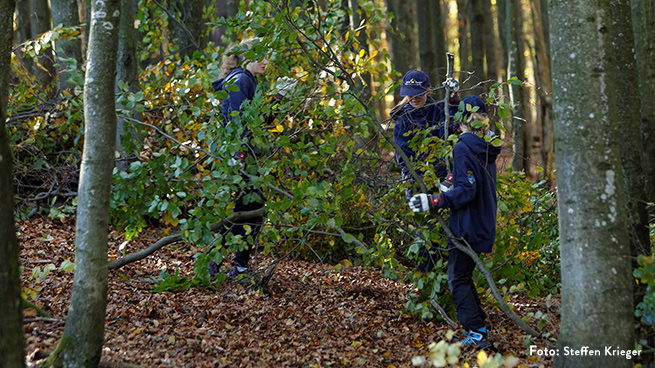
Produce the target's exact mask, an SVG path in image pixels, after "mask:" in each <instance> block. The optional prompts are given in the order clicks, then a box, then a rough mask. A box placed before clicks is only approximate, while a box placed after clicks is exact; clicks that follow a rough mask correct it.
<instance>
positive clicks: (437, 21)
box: [430, 0, 448, 86]
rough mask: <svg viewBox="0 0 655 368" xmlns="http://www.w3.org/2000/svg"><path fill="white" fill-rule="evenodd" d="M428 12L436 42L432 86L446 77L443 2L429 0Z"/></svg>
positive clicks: (446, 48)
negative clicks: (435, 69) (430, 15)
mask: <svg viewBox="0 0 655 368" xmlns="http://www.w3.org/2000/svg"><path fill="white" fill-rule="evenodd" d="M430 4H431V9H430V12H431V13H433V16H432V21H433V22H434V26H433V27H432V28H433V31H434V42H435V44H436V66H437V72H436V73H435V74H436V79H434V80H432V79H430V81H431V82H432V84H433V85H434V86H440V85H441V83H442V82H443V81H444V80H445V79H446V77H445V76H446V63H447V62H446V53H447V52H448V40H447V39H446V27H445V26H444V15H443V11H442V10H443V4H442V2H441V0H431V1H430Z"/></svg>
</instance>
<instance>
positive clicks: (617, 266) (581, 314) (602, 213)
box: [549, 1, 634, 368]
mask: <svg viewBox="0 0 655 368" xmlns="http://www.w3.org/2000/svg"><path fill="white" fill-rule="evenodd" d="M549 10H550V22H551V24H550V27H551V45H552V46H551V47H552V67H553V95H554V96H555V98H554V116H555V156H556V159H557V169H558V179H557V186H558V195H559V200H558V203H559V219H560V221H559V226H560V249H561V250H560V252H561V260H562V265H561V268H562V292H561V295H562V307H561V315H562V320H561V325H560V333H559V340H558V348H559V349H560V352H561V354H560V355H559V356H558V357H556V360H555V366H556V367H582V368H584V367H632V364H633V363H632V362H631V361H630V360H628V359H625V357H624V356H609V355H607V354H605V347H607V346H611V347H613V348H620V349H632V348H633V347H634V328H633V319H634V317H633V300H632V274H631V269H630V259H629V254H630V247H629V238H628V231H627V222H626V213H625V202H624V195H623V181H622V179H621V178H620V175H621V173H622V169H621V158H620V153H621V152H620V145H619V142H618V139H619V138H620V137H619V135H618V133H619V132H618V122H617V121H616V119H615V117H616V114H614V113H613V112H612V109H616V108H617V107H616V95H615V88H614V87H615V83H616V81H615V76H614V68H613V65H612V60H611V54H612V37H611V32H610V31H611V28H610V27H611V16H610V14H609V13H610V8H609V1H601V2H575V1H566V2H552V3H551V4H550V8H549ZM572 75H575V78H572V77H571V76H572ZM582 346H588V347H589V348H590V349H592V350H595V349H598V350H599V351H600V353H601V354H600V355H598V356H590V355H565V354H564V351H565V350H564V349H565V348H569V349H580V348H581V347H582Z"/></svg>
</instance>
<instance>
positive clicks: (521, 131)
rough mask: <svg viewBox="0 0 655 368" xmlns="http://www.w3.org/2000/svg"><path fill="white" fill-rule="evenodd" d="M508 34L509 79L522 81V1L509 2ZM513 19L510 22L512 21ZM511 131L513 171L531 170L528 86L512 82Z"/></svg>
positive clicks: (523, 73) (523, 69)
mask: <svg viewBox="0 0 655 368" xmlns="http://www.w3.org/2000/svg"><path fill="white" fill-rule="evenodd" d="M506 5H507V7H508V11H507V17H508V19H507V20H508V22H507V26H508V27H509V29H508V31H507V35H508V36H510V37H511V39H509V40H508V41H507V45H508V47H509V57H508V61H509V68H508V70H509V75H508V77H509V78H512V77H517V78H518V80H520V81H521V82H523V81H524V80H525V64H526V62H525V55H524V50H525V43H524V42H523V38H522V32H523V14H522V11H521V0H508V1H507V4H506ZM510 19H511V21H509V20H510ZM510 90H511V94H512V104H513V107H514V111H513V113H512V133H513V138H514V139H513V143H514V146H513V152H514V154H513V157H512V170H514V171H525V172H526V173H527V172H528V163H529V160H528V158H529V151H528V148H529V147H528V136H529V134H528V129H529V128H530V105H529V98H528V96H527V93H528V91H527V89H526V88H523V87H522V86H519V85H512V87H511V88H510Z"/></svg>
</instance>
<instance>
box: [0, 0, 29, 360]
mask: <svg viewBox="0 0 655 368" xmlns="http://www.w3.org/2000/svg"><path fill="white" fill-rule="evenodd" d="M15 7H16V4H15V3H14V0H0V70H10V69H11V65H10V61H11V60H10V53H11V44H12V38H13V34H14V32H13V29H14V28H13V15H14V8H15ZM8 90H9V73H0V173H2V175H0V239H2V240H0V293H2V298H0V316H2V322H1V323H0V362H2V363H1V365H2V367H6V368H22V367H24V366H25V363H24V356H25V340H24V338H23V312H22V310H21V286H20V270H19V269H20V262H19V246H18V240H17V239H16V231H15V227H14V181H13V177H14V175H13V168H12V157H11V150H10V149H9V139H8V137H7V130H6V129H5V118H6V117H7V93H8Z"/></svg>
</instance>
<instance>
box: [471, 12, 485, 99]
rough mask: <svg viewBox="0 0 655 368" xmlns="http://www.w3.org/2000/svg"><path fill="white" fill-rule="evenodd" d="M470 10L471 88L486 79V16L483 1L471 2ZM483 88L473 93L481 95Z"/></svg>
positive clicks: (476, 89)
mask: <svg viewBox="0 0 655 368" xmlns="http://www.w3.org/2000/svg"><path fill="white" fill-rule="evenodd" d="M470 1H471V5H470V8H469V13H470V19H471V70H470V71H471V72H472V73H473V74H472V75H471V76H470V78H471V82H470V86H474V85H476V84H478V83H480V82H482V81H483V80H485V79H486V74H485V71H484V51H485V45H484V39H485V37H484V32H485V29H484V22H485V19H484V15H483V14H482V1H483V0H470ZM482 91H483V89H482V87H479V88H475V89H474V90H473V91H472V92H471V93H473V94H476V95H479V94H480V93H482Z"/></svg>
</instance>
